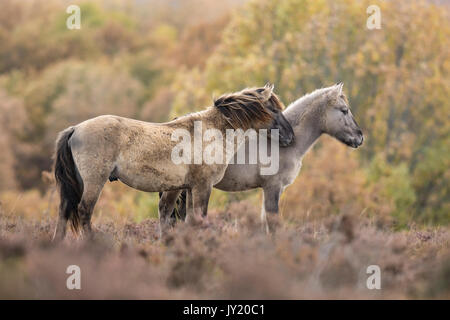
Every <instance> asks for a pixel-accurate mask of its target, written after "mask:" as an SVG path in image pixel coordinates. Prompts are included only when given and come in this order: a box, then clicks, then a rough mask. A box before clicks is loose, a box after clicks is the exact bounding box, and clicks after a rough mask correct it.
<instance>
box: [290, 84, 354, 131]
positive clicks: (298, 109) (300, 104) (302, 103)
mask: <svg viewBox="0 0 450 320" xmlns="http://www.w3.org/2000/svg"><path fill="white" fill-rule="evenodd" d="M335 87H336V85H333V86H330V87H325V88H320V89H316V90H314V91H312V92H309V93H306V94H305V95H304V96H302V97H300V98H298V99H297V100H295V101H294V102H292V103H290V104H289V105H288V106H287V108H286V110H285V111H284V112H283V114H284V115H285V117H286V119H288V120H289V122H291V124H292V125H296V124H297V123H298V121H299V120H300V119H301V117H302V116H303V115H305V114H306V113H307V112H308V111H311V110H313V109H314V108H315V107H316V105H317V104H318V103H320V101H321V99H323V98H326V97H327V94H328V93H329V92H330V91H331V90H333V89H334V88H335ZM345 99H347V97H345ZM346 101H347V100H346Z"/></svg>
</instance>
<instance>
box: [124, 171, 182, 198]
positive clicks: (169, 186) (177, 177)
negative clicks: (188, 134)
mask: <svg viewBox="0 0 450 320" xmlns="http://www.w3.org/2000/svg"><path fill="white" fill-rule="evenodd" d="M187 172H188V171H187V168H186V167H185V166H172V165H170V164H161V165H158V166H154V165H152V166H150V165H142V166H140V168H124V169H120V168H119V170H118V174H117V178H118V179H119V180H120V181H122V182H123V183H125V184H126V185H128V186H130V187H132V188H135V189H138V190H141V191H146V192H159V191H168V190H177V189H182V188H185V187H186V175H187Z"/></svg>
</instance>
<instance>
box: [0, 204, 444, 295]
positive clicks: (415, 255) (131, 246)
mask: <svg viewBox="0 0 450 320" xmlns="http://www.w3.org/2000/svg"><path fill="white" fill-rule="evenodd" d="M258 211H259V208H257V206H255V205H253V204H252V203H249V202H240V203H235V204H233V205H231V206H229V207H228V208H227V210H225V211H222V212H218V211H213V212H211V213H210V215H209V220H210V222H211V225H210V226H209V227H207V228H204V229H196V228H192V227H188V226H186V225H184V224H183V223H179V224H178V225H177V227H176V228H175V229H173V230H172V231H171V232H170V234H169V236H168V237H167V238H166V239H165V240H163V241H162V240H159V239H158V224H157V220H156V219H144V220H142V221H141V222H139V223H132V222H126V221H123V220H120V219H118V220H117V221H118V222H114V220H113V219H102V218H97V219H96V220H95V221H94V227H95V229H96V231H97V237H96V240H95V241H93V242H89V243H87V242H86V241H84V240H83V239H82V238H81V237H78V238H76V237H74V235H73V234H71V233H70V232H69V235H68V237H67V238H66V240H65V241H64V243H62V244H60V245H55V244H52V243H51V242H50V238H51V236H52V232H53V229H54V225H55V219H54V217H52V216H48V215H47V216H42V217H36V218H30V217H23V216H18V215H14V214H11V213H9V212H5V211H4V210H3V211H0V298H3V299H4V298H7V299H15V298H33V299H34V298H40V299H42V298H64V299H77V298H88V299H90V298H101V299H103V298H106V299H108V298H119V299H121V298H125V299H128V298H138V299H153V298H157V299H181V298H189V299H196V298H206V299H208V298H216V299H229V298H233V299H279V298H281V299H284V298H286V299H302V298H343V299H348V298H357V299H360V298H369V299H372V298H375V299H380V298H382V299H384V298H395V299H397V298H399V299H405V298H450V251H449V246H448V245H449V239H450V233H449V230H448V229H444V228H436V229H429V230H423V229H421V230H419V229H415V228H411V229H410V230H408V231H401V232H392V231H390V230H389V228H388V227H387V226H384V225H382V224H380V223H377V222H375V221H373V220H369V219H367V218H364V219H363V218H358V217H355V216H345V215H344V216H333V217H329V218H326V219H322V220H320V221H311V222H305V223H301V224H300V223H289V224H288V223H285V222H282V223H280V224H279V225H278V226H277V228H276V231H275V234H273V235H272V236H267V235H265V234H263V233H262V232H261V231H260V225H259V215H258ZM69 265H78V266H79V267H80V268H81V290H68V289H67V288H66V279H67V277H68V276H69V275H68V274H66V268H67V267H68V266H69ZM369 265H379V267H380V269H381V290H369V289H367V287H366V281H367V278H368V276H369V275H368V274H366V270H367V267H368V266H369Z"/></svg>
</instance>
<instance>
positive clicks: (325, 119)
mask: <svg viewBox="0 0 450 320" xmlns="http://www.w3.org/2000/svg"><path fill="white" fill-rule="evenodd" d="M342 88H343V84H342V83H339V84H336V85H334V86H331V87H328V88H322V89H318V90H316V91H314V92H312V93H310V94H307V95H305V96H303V97H301V98H299V99H298V100H296V101H295V102H293V103H291V104H290V105H289V106H288V107H287V108H286V110H285V111H284V112H283V114H284V116H285V117H286V119H287V120H288V121H289V123H290V124H291V126H292V128H293V129H294V133H295V142H294V143H293V144H291V145H290V146H287V147H284V148H280V149H279V159H280V164H279V170H278V173H277V174H275V175H261V174H260V167H261V163H257V164H248V162H247V163H246V164H229V165H228V167H227V170H226V171H225V175H224V176H223V178H222V180H221V181H220V182H219V183H218V184H216V185H214V187H215V188H217V189H220V190H224V191H245V190H250V189H254V188H262V189H263V195H264V197H263V205H262V210H261V219H262V222H263V226H264V228H265V230H266V231H267V232H268V231H269V225H268V223H267V214H268V213H269V214H277V213H278V202H279V199H280V196H281V194H282V192H283V191H284V189H285V188H286V187H287V186H289V185H290V184H291V183H292V182H293V181H294V180H295V178H296V177H297V175H298V174H299V172H300V169H301V166H302V158H303V156H304V155H305V154H306V152H308V150H309V149H310V148H311V146H312V145H313V144H314V143H315V142H316V141H317V139H318V138H319V137H320V136H321V135H322V134H323V133H325V134H328V135H330V136H332V137H334V138H336V139H337V140H339V141H341V142H343V143H345V144H346V145H348V146H350V147H353V148H357V147H359V146H360V145H361V144H362V143H363V139H364V138H363V134H362V131H361V129H360V128H359V126H358V124H357V123H356V121H355V119H354V118H353V115H352V112H351V111H350V108H349V104H348V100H347V98H346V96H345V94H344V93H343V91H342ZM248 145H249V142H248V141H247V142H246V143H245V144H243V145H242V146H241V148H246V149H245V152H246V153H247V155H246V159H249V156H248V150H249V148H248ZM178 194H179V191H171V192H164V193H163V194H162V196H161V199H160V202H167V201H169V200H170V201H172V200H173V199H176V197H177V196H178ZM184 199H185V192H183V193H182V194H181V196H180V197H179V199H178V203H179V204H178V208H177V210H178V213H179V215H180V218H181V219H183V218H184V212H185V208H184ZM166 207H169V206H168V205H166V204H160V209H161V208H166ZM171 214H172V217H171V223H172V224H173V223H174V219H175V211H173V212H172V210H171V211H170V212H167V211H164V212H160V215H162V216H168V215H171Z"/></svg>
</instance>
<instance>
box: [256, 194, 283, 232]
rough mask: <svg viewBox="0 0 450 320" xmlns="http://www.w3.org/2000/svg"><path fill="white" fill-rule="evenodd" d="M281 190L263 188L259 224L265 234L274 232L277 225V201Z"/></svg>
mask: <svg viewBox="0 0 450 320" xmlns="http://www.w3.org/2000/svg"><path fill="white" fill-rule="evenodd" d="M281 190H282V188H281V187H280V186H270V187H264V188H263V205H262V209H261V222H262V226H263V230H264V231H265V232H266V233H270V232H273V231H275V228H276V226H277V225H278V223H279V221H278V220H279V214H278V211H279V208H278V205H279V201H280V195H281Z"/></svg>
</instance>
